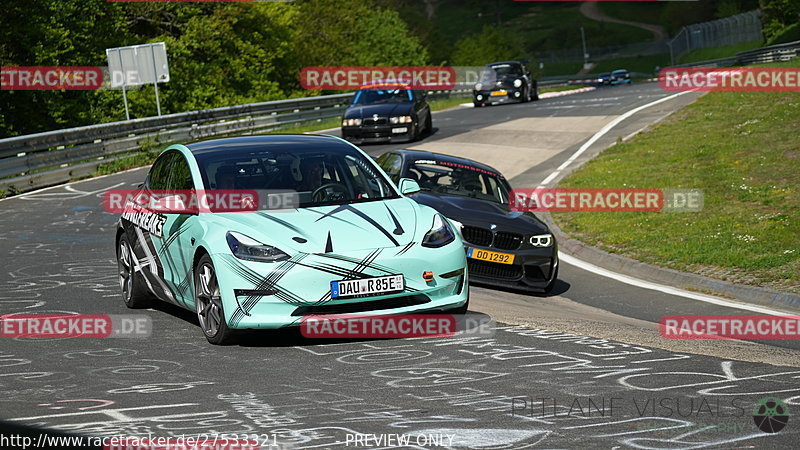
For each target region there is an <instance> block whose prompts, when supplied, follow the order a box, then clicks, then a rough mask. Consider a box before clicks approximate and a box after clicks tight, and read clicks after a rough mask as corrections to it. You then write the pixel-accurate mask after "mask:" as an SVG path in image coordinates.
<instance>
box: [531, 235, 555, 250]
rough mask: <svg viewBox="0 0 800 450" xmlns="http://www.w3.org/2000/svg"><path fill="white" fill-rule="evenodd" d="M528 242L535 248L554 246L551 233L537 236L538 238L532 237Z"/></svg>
mask: <svg viewBox="0 0 800 450" xmlns="http://www.w3.org/2000/svg"><path fill="white" fill-rule="evenodd" d="M528 242H530V243H531V245H532V246H534V247H550V246H552V245H553V235H552V234H550V233H547V234H537V235H536V236H531V237H530V239H529V240H528Z"/></svg>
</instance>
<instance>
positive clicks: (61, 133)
mask: <svg viewBox="0 0 800 450" xmlns="http://www.w3.org/2000/svg"><path fill="white" fill-rule="evenodd" d="M469 92H471V91H468V90H465V89H458V90H453V91H435V92H431V93H430V94H429V98H432V99H435V98H447V97H450V96H465V95H466V94H467V93H469ZM352 95H353V94H351V93H348V94H335V95H323V96H318V97H305V98H297V99H288V100H277V101H270V102H262V103H251V104H247V105H237V106H227V107H222V108H214V109H207V110H202V111H190V112H185V113H177V114H169V115H165V116H161V117H147V118H142V119H134V120H129V121H124V122H112V123H106V124H99V125H90V126H85V127H78V128H70V129H66V130H55V131H48V132H45V133H37V134H30V135H25V136H16V137H12V138H7V139H0V189H2V190H5V191H11V192H25V191H29V190H33V189H38V188H41V187H47V186H53V185H56V184H60V183H65V182H67V181H70V180H71V179H74V178H79V177H84V176H88V175H91V174H92V173H93V172H94V171H96V170H97V167H98V166H99V165H100V164H103V163H107V162H109V161H113V160H115V159H119V158H122V157H125V156H128V155H131V154H134V153H135V152H138V151H140V150H141V149H142V148H148V147H153V146H156V147H160V146H163V145H165V144H167V143H172V142H181V141H183V142H187V141H196V140H201V139H206V138H211V137H217V136H226V135H232V134H250V133H259V132H265V131H271V130H275V129H278V128H281V127H285V126H287V125H290V124H294V123H300V122H309V121H314V120H318V119H327V118H331V117H339V116H340V115H341V114H342V112H343V111H344V109H345V108H346V107H347V104H348V103H349V100H350V99H351V98H352Z"/></svg>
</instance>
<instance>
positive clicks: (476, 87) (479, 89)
mask: <svg viewBox="0 0 800 450" xmlns="http://www.w3.org/2000/svg"><path fill="white" fill-rule="evenodd" d="M475 90H476V91H482V90H483V83H478V84H476V85H475Z"/></svg>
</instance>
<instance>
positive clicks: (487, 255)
mask: <svg viewBox="0 0 800 450" xmlns="http://www.w3.org/2000/svg"><path fill="white" fill-rule="evenodd" d="M467 258H472V259H479V260H481V261H489V262H495V263H500V264H514V255H510V254H508V253H500V252H491V251H489V250H481V249H478V248H469V249H468V250H467Z"/></svg>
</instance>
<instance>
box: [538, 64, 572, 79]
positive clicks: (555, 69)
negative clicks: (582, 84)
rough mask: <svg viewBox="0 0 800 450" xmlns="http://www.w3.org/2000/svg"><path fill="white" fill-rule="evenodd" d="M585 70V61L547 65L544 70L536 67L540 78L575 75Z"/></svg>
mask: <svg viewBox="0 0 800 450" xmlns="http://www.w3.org/2000/svg"><path fill="white" fill-rule="evenodd" d="M582 68H583V61H571V62H559V63H545V64H544V68H542V69H539V68H538V66H537V67H536V70H537V73H538V74H539V77H552V76H556V75H575V74H577V73H578V72H580V71H581V69H582Z"/></svg>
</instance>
